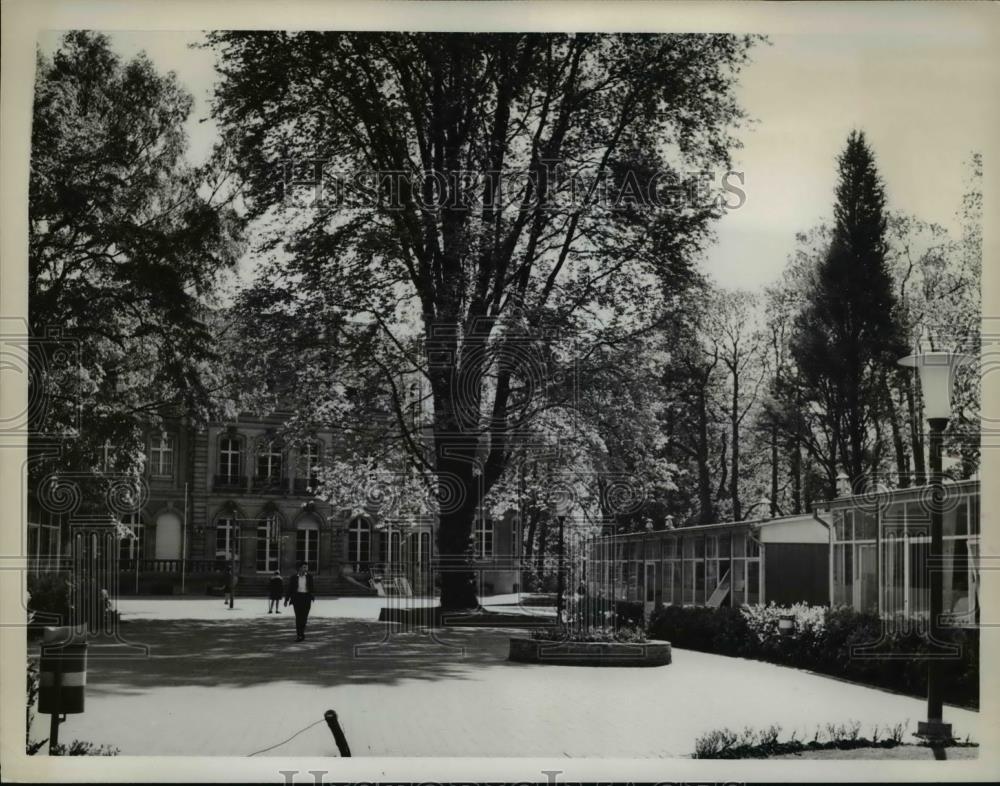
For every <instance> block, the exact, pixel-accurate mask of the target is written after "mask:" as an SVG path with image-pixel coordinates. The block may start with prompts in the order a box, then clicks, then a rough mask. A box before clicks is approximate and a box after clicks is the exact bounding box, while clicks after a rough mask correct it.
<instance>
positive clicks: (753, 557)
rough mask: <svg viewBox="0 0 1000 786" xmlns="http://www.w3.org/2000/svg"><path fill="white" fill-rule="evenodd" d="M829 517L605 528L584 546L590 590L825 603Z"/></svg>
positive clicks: (651, 598) (721, 600)
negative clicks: (610, 531)
mask: <svg viewBox="0 0 1000 786" xmlns="http://www.w3.org/2000/svg"><path fill="white" fill-rule="evenodd" d="M828 551H829V525H828V524H827V523H826V522H824V521H823V520H822V519H820V518H817V517H814V516H788V517H784V518H778V519H765V520H756V521H740V522H726V523H721V524H704V525H699V526H693V527H683V528H678V529H669V530H658V531H651V532H640V533H629V534H622V535H610V536H605V537H601V538H597V539H595V540H594V541H592V542H591V543H590V544H589V548H588V549H587V576H588V578H587V582H586V584H587V591H588V593H589V594H590V595H591V597H602V598H606V599H610V600H616V601H617V600H621V601H630V602H637V603H638V602H641V603H642V604H643V606H644V609H645V611H646V612H647V613H648V612H650V611H652V609H653V608H655V607H656V606H657V605H679V606H712V607H719V606H741V605H743V604H749V605H754V604H757V603H766V602H769V601H772V600H773V601H774V602H775V603H780V604H790V603H798V602H805V603H813V604H816V603H819V604H825V603H826V602H827V597H828V593H829V580H828V570H829V567H828Z"/></svg>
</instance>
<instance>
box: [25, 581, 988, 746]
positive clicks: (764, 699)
mask: <svg viewBox="0 0 1000 786" xmlns="http://www.w3.org/2000/svg"><path fill="white" fill-rule="evenodd" d="M371 601H378V602H376V603H372V602H371ZM384 602H385V599H375V598H350V599H338V600H321V601H319V602H318V603H317V604H316V613H315V614H314V615H313V616H312V617H311V618H310V624H309V629H308V638H307V639H306V641H304V642H302V643H296V642H295V641H294V623H293V615H292V614H291V613H290V610H286V612H285V613H284V614H282V615H274V614H271V615H268V614H266V613H264V612H266V605H265V606H264V608H263V609H259V610H255V606H256V605H260V604H256V603H255V604H254V606H244V605H243V604H245V603H247V601H243V602H238V604H237V605H238V606H239V607H240V608H238V609H236V610H233V611H228V610H226V609H224V608H223V604H222V601H221V600H218V599H212V600H210V601H209V600H180V599H178V600H142V599H136V600H133V601H127V602H123V603H122V604H121V605H120V608H121V610H122V612H123V616H124V618H125V619H126V620H127V622H126V624H125V625H123V626H122V634H123V636H124V637H125V638H126V639H127V640H129V641H130V642H133V643H139V642H141V643H143V644H145V645H147V646H148V647H149V652H148V656H144V657H128V658H125V657H116V658H107V657H100V648H98V647H92V648H91V657H90V658H89V668H88V678H87V704H86V712H85V713H84V714H82V715H73V716H70V717H69V718H68V720H67V722H66V723H65V724H64V726H63V728H62V732H61V737H62V739H63V740H66V741H68V740H71V739H73V738H78V739H83V740H89V741H91V742H94V743H105V744H110V745H114V746H116V747H118V748H120V749H121V753H122V754H132V755H171V754H173V755H182V754H187V755H230V756H246V755H249V754H251V753H255V752H258V751H263V752H262V753H259V754H258V755H280V756H296V755H301V756H336V755H337V750H336V747H335V745H334V742H333V738H332V735H331V734H330V732H329V730H328V729H327V727H326V725H325V723H323V722H322V717H323V712H324V711H325V710H327V709H330V708H332V709H334V710H336V711H337V713H338V715H339V716H340V719H341V723H342V725H343V728H344V731H345V734H346V736H347V740H348V742H349V744H350V746H351V750H352V753H353V755H355V756H366V755H367V756H490V757H502V756H521V757H525V756H545V757H549V756H571V757H628V758H643V757H672V756H687V755H689V754H690V753H691V751H692V750H693V748H694V741H695V738H696V737H697V736H698V735H700V734H702V733H704V732H707V731H709V730H711V729H715V728H719V727H722V726H728V727H731V728H734V729H740V728H742V727H743V726H746V725H750V726H754V727H756V728H760V727H764V726H769V725H770V724H772V723H775V724H780V725H781V726H782V728H783V729H784V732H783V736H785V735H787V734H789V733H790V732H791V731H792V730H793V729H798V730H799V736H800V738H801V737H807V738H811V737H812V734H813V731H814V729H815V727H816V725H817V724H820V725H825V724H826V723H836V724H840V723H845V724H846V723H848V722H849V721H851V720H854V719H856V720H858V721H861V722H862V734H865V735H868V733H869V731H870V729H871V727H872V725H873V724H875V723H878V724H880V725H882V726H883V727H885V726H887V725H893V724H896V723H902V722H905V723H906V724H907V727H908V732H909V731H914V730H915V727H916V721H917V720H918V719H920V718H921V717H922V716H923V712H924V703H923V702H922V701H920V700H918V699H913V698H908V697H905V696H899V695H895V694H891V693H887V692H884V691H879V690H875V689H872V688H866V687H862V686H858V685H853V684H850V683H846V682H840V681H837V680H833V679H830V678H827V677H822V676H818V675H815V674H810V673H808V672H804V671H799V670H796V669H789V668H785V667H782V666H776V665H773V664H768V663H761V662H756V661H749V660H742V659H737V658H728V657H723V656H717V655H710V654H706V653H700V652H692V651H685V650H675V651H674V662H673V664H672V665H670V666H663V667H657V668H631V669H630V668H600V669H597V668H594V669H590V668H586V667H573V666H542V665H534V664H520V663H511V662H509V661H507V660H506V657H507V645H508V637H509V636H510V635H512V634H513V635H516V631H503V630H497V629H488V630H482V629H468V628H466V629H455V630H447V631H439V632H438V633H437V635H436V636H434V637H431V636H428V635H426V634H422V633H408V634H402V635H401V634H396V635H392V636H390V637H389V638H388V639H386V634H387V632H388V631H390V630H393V628H389V627H387V626H386V625H384V624H382V623H378V622H377V621H375V616H376V615H377V613H378V607H379V606H381V605H382V603H384ZM206 604H209V605H206ZM946 718H947V720H949V721H951V722H952V723H953V724H954V727H955V731H956V733H957V734H959V735H961V736H964V735H966V734H970V735H971V736H972V738H973V739H974V740H980V737H979V735H978V714H977V713H975V712H971V711H968V710H960V709H955V708H951V707H948V708H946ZM46 721H47V718H46V717H44V716H43V717H42V718H41V723H40V724H39V719H38V717H37V716H36V726H37V731H36V735H35V736H38V737H43V736H45V734H44V732H45V729H46V725H45V724H46ZM317 722H318V723H317ZM313 723H316V725H314V726H312V727H311V728H308V729H306V730H305V731H302V733H300V734H298V735H297V736H294V738H293V739H291V740H288V741H287V742H283V741H285V740H287V739H288V738H289V737H292V736H293V735H295V734H296V732H299V731H300V730H302V729H304V728H305V727H307V726H309V724H313ZM276 743H283V744H280V745H277V747H274V748H272V749H271V750H269V751H264V749H265V748H269V747H270V746H273V745H275V744H276Z"/></svg>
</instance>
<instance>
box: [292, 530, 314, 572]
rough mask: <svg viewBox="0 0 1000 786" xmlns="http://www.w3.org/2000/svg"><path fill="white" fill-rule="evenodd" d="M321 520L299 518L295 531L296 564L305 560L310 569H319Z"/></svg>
mask: <svg viewBox="0 0 1000 786" xmlns="http://www.w3.org/2000/svg"><path fill="white" fill-rule="evenodd" d="M318 548H319V522H318V521H316V519H314V518H312V517H308V518H303V519H300V520H299V523H298V527H297V529H296V531H295V564H296V565H299V564H301V563H303V562H305V563H306V564H307V565H309V570H311V571H313V572H315V571H316V570H317V564H318V563H317V556H318Z"/></svg>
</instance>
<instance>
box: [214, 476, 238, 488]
mask: <svg viewBox="0 0 1000 786" xmlns="http://www.w3.org/2000/svg"><path fill="white" fill-rule="evenodd" d="M246 487H247V479H246V476H245V475H244V476H242V477H241V476H238V475H216V476H215V477H214V479H213V480H212V489H213V490H215V491H242V490H244V489H246Z"/></svg>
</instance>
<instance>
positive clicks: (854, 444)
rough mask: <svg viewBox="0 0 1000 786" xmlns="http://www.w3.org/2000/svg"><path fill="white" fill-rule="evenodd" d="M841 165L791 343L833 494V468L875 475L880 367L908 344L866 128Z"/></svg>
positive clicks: (858, 482)
mask: <svg viewBox="0 0 1000 786" xmlns="http://www.w3.org/2000/svg"><path fill="white" fill-rule="evenodd" d="M838 169H839V182H838V185H837V190H836V202H835V204H834V225H833V233H832V236H831V240H830V247H829V250H828V252H827V254H826V256H825V258H824V259H823V261H822V263H821V264H820V265H819V267H818V269H817V272H816V282H815V285H814V286H813V287H812V288H811V289H810V291H809V292H808V294H807V298H808V299H807V302H806V304H805V307H804V308H803V310H802V312H801V313H800V314H799V315H798V318H797V319H796V321H795V335H794V336H793V338H792V343H791V351H792V355H793V357H794V358H795V362H796V365H797V367H798V370H799V376H800V382H801V392H802V400H803V403H804V404H805V405H806V406H807V407H811V408H813V410H814V411H815V413H816V415H817V417H818V419H819V420H820V422H821V423H822V425H823V428H824V430H825V431H826V432H827V434H828V437H829V443H828V444H829V447H830V450H831V454H830V457H831V459H832V460H831V461H830V464H829V465H828V481H829V489H828V493H829V494H831V496H833V495H835V494H836V476H835V475H833V474H832V472H833V470H834V469H835V467H842V468H843V469H844V470H845V471H846V473H847V475H848V477H850V478H851V482H852V484H853V485H854V486H855V488H863V487H864V486H865V484H866V483H867V482H868V481H869V480H870V476H871V471H872V469H873V468H875V462H876V460H875V459H874V457H873V453H874V451H873V448H874V445H873V438H872V433H873V429H874V427H875V426H876V425H877V422H878V420H879V418H880V415H881V409H882V401H883V397H882V395H881V391H880V388H879V384H880V379H881V374H882V369H885V368H889V367H891V366H892V365H893V364H895V362H896V360H897V359H898V358H899V357H900V355H901V354H902V353H903V352H904V351H905V343H904V342H903V336H902V332H901V330H900V326H899V324H898V322H897V318H898V315H897V313H896V299H895V295H894V293H893V289H892V278H891V275H890V272H889V268H888V265H887V262H886V237H885V232H886V217H885V193H884V188H883V185H882V182H881V179H880V177H879V175H878V171H877V169H876V167H875V158H874V155H873V153H872V151H871V148H870V147H869V146H868V144H867V142H866V141H865V138H864V134H863V133H862V132H857V131H855V132H852V133H851V134H850V135H849V137H848V140H847V145H846V147H845V149H844V152H843V153H842V154H841V155H840V157H839V159H838Z"/></svg>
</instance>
